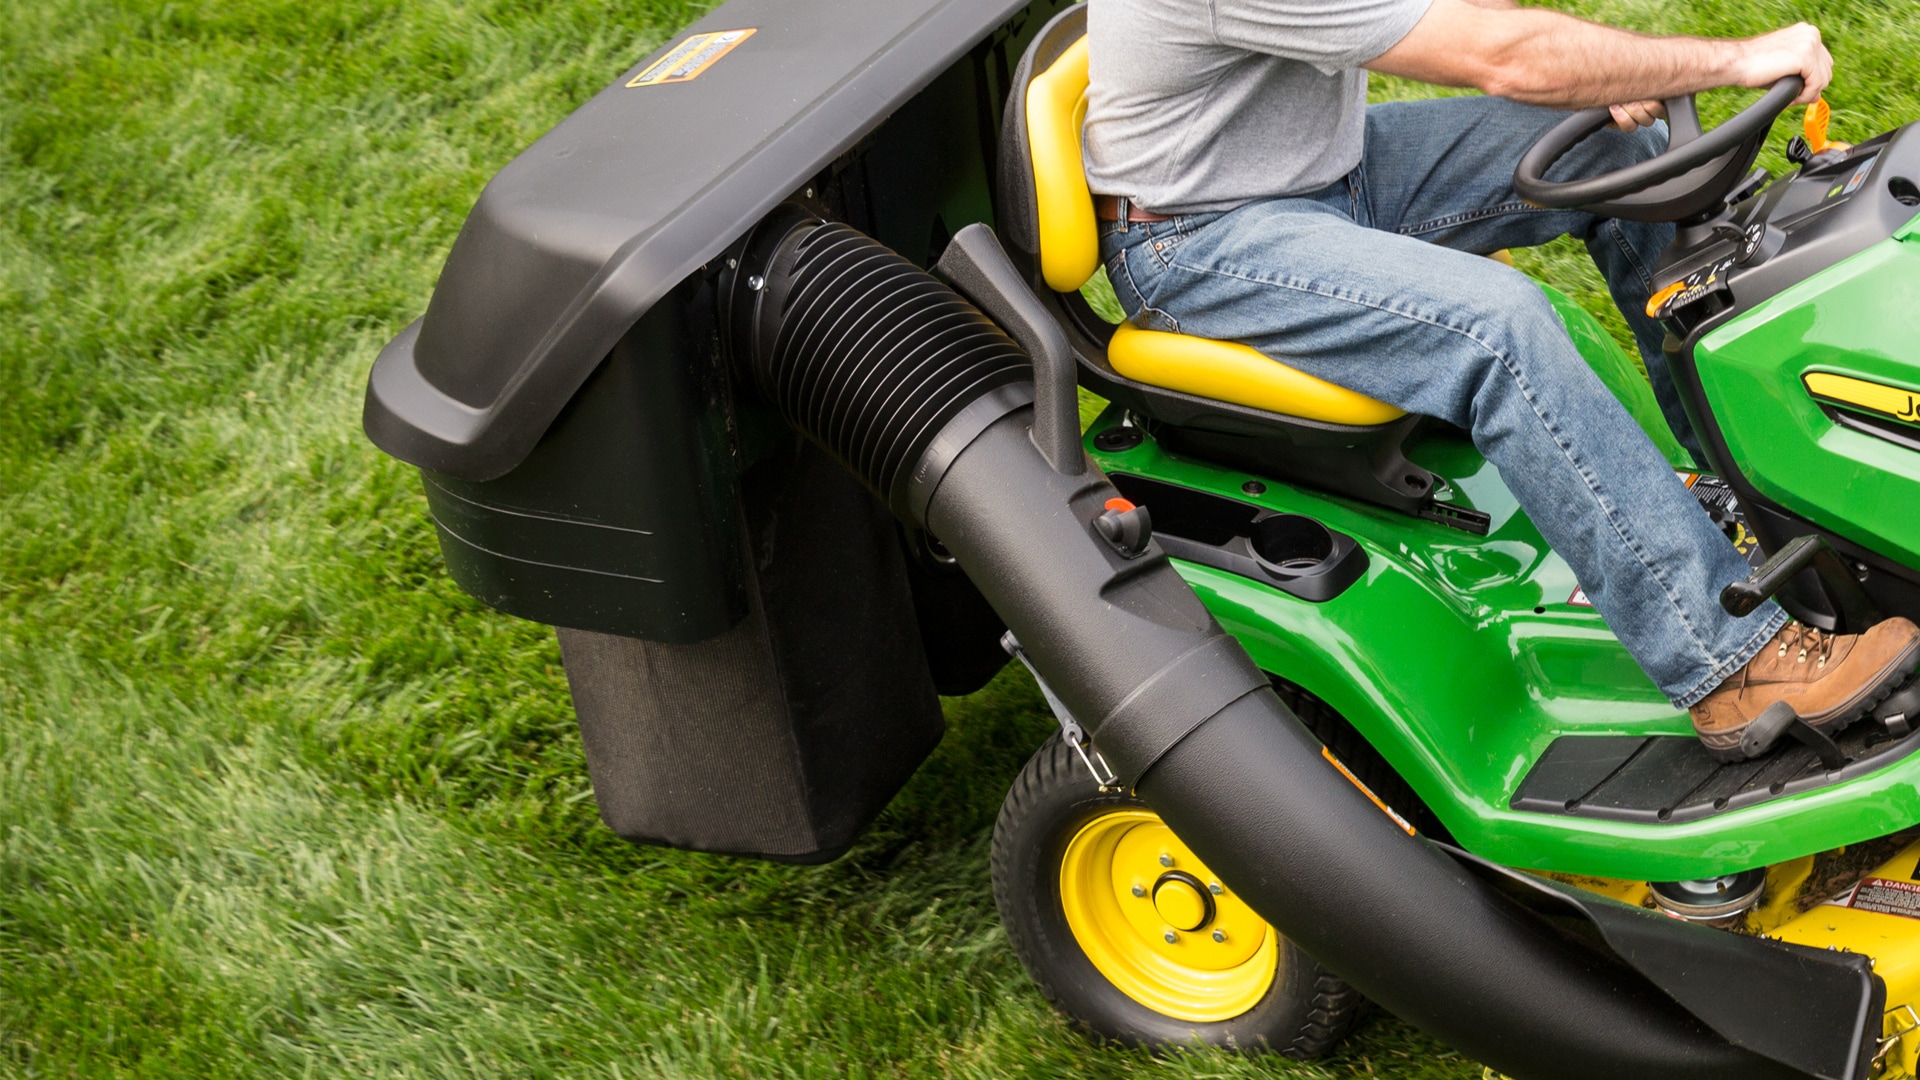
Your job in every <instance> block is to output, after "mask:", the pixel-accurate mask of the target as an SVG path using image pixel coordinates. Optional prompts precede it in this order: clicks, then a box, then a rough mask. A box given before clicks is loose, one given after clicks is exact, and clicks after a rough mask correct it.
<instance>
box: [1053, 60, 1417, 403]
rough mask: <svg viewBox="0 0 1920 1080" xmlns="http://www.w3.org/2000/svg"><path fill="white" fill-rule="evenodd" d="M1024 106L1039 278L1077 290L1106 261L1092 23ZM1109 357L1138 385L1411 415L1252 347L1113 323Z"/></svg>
mask: <svg viewBox="0 0 1920 1080" xmlns="http://www.w3.org/2000/svg"><path fill="white" fill-rule="evenodd" d="M1034 59H1035V60H1047V59H1049V58H1046V57H1044V56H1039V57H1035V58H1034ZM1034 67H1035V68H1041V64H1040V63H1035V64H1034ZM1026 113H1027V115H1026V132H1025V134H1026V137H1027V149H1028V153H1029V155H1030V158H1031V161H1032V169H1033V194H1034V201H1035V205H1034V210H1035V211H1036V213H1035V215H1034V216H1035V218H1036V219H1037V224H1038V226H1039V229H1038V231H1039V241H1040V245H1039V247H1040V250H1039V263H1040V272H1041V276H1042V277H1043V278H1045V280H1046V283H1047V285H1048V286H1049V287H1050V288H1052V289H1054V290H1055V291H1057V292H1062V293H1071V292H1076V291H1078V290H1079V289H1080V287H1081V286H1083V285H1085V284H1086V283H1087V282H1088V281H1089V280H1091V279H1092V277H1093V275H1094V273H1095V272H1096V271H1097V270H1099V268H1100V234H1099V222H1098V221H1097V220H1096V219H1095V217H1094V213H1093V193H1092V192H1091V191H1090V190H1089V189H1088V188H1087V175H1086V171H1085V168H1084V166H1083V165H1082V161H1081V151H1080V129H1081V126H1082V124H1083V123H1084V122H1085V120H1086V116H1087V39H1086V36H1085V33H1084V31H1083V32H1081V33H1080V34H1078V35H1077V36H1075V37H1074V39H1073V40H1072V43H1071V44H1068V45H1066V47H1065V48H1064V49H1062V50H1061V51H1060V52H1059V54H1058V56H1057V57H1054V58H1051V60H1050V62H1047V63H1046V64H1045V66H1044V68H1043V69H1041V70H1037V71H1036V72H1035V73H1034V75H1033V77H1032V81H1031V82H1029V83H1028V84H1027V92H1026ZM1107 361H1108V363H1110V364H1111V365H1112V366H1113V369H1114V370H1115V371H1116V372H1118V373H1119V374H1121V375H1124V376H1125V377H1127V378H1128V379H1131V380H1133V381H1135V382H1138V383H1144V384H1146V385H1148V386H1158V387H1162V388H1164V389H1167V390H1177V391H1179V392H1181V393H1185V394H1192V395H1194V396H1195V397H1203V398H1209V399H1212V400H1214V401H1223V402H1227V403H1229V404H1233V405H1243V406H1246V407H1248V408H1253V409H1259V410H1262V411H1264V412H1270V413H1278V414H1280V415H1282V416H1293V417H1299V418H1301V419H1305V420H1315V421H1319V422H1321V423H1329V424H1343V425H1351V426H1356V427H1369V426H1373V425H1376V424H1385V423H1388V422H1390V421H1393V420H1397V419H1399V418H1400V417H1402V416H1405V415H1406V413H1405V412H1404V411H1403V410H1401V409H1397V408H1395V407H1394V406H1392V405H1389V404H1387V403H1386V402H1384V401H1376V400H1374V399H1373V398H1370V397H1368V396H1366V395H1365V394H1359V393H1355V392H1354V391H1352V390H1348V389H1345V388H1344V387H1339V386H1335V385H1333V384H1332V383H1330V382H1326V381H1325V380H1322V379H1317V378H1315V377H1313V376H1312V375H1309V374H1307V373H1306V372H1304V371H1300V370H1298V369H1296V368H1291V367H1288V366H1287V365H1286V364H1283V363H1281V362H1279V361H1277V360H1275V359H1273V358H1272V357H1269V356H1267V355H1265V354H1264V353H1261V352H1259V351H1258V350H1256V349H1253V348H1251V347H1249V346H1246V345H1241V344H1237V343H1235V342H1230V341H1215V340H1212V339H1210V338H1201V337H1193V336H1191V335H1188V334H1170V333H1165V332H1162V331H1158V330H1142V329H1140V328H1139V327H1137V326H1134V325H1132V324H1131V323H1122V324H1121V325H1120V326H1119V327H1118V328H1117V329H1116V330H1115V331H1114V333H1113V338H1112V340H1111V341H1109V342H1108V344H1107Z"/></svg>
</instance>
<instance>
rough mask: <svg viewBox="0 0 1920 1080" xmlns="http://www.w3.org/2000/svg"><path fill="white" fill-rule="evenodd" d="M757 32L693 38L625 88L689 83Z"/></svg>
mask: <svg viewBox="0 0 1920 1080" xmlns="http://www.w3.org/2000/svg"><path fill="white" fill-rule="evenodd" d="M756 29H758V27H752V26H749V27H747V28H746V29H744V30H715V31H712V32H711V33H706V34H695V35H693V36H692V37H690V38H688V39H687V40H685V41H683V42H681V43H680V44H678V45H675V46H674V47H673V48H672V49H670V50H668V51H667V55H665V56H663V57H661V58H660V59H658V60H655V61H654V62H653V63H651V64H649V65H647V70H645V71H643V72H641V73H640V74H638V75H635V76H634V77H633V79H632V80H631V81H629V82H628V83H627V85H628V86H662V85H665V84H666V83H678V82H688V81H691V80H692V79H694V78H695V77H697V76H698V75H699V74H700V73H701V72H703V71H705V70H707V69H708V68H710V67H712V66H713V65H714V64H716V63H718V62H719V60H720V58H721V57H723V56H725V55H727V54H728V53H730V52H732V51H733V50H734V48H735V47H736V46H738V45H739V44H740V43H741V42H743V41H745V40H747V39H748V38H750V37H752V36H753V32H754V30H756Z"/></svg>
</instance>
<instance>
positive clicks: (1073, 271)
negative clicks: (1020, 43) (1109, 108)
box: [1027, 36, 1100, 292]
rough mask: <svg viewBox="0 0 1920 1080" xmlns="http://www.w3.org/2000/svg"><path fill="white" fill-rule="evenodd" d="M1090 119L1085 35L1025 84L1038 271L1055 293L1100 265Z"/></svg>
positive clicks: (1068, 289)
mask: <svg viewBox="0 0 1920 1080" xmlns="http://www.w3.org/2000/svg"><path fill="white" fill-rule="evenodd" d="M1086 118H1087V39H1086V38H1085V37H1084V36H1082V37H1081V38H1080V40H1079V41H1076V42H1074V43H1073V44H1072V45H1070V46H1068V47H1067V49H1066V51H1064V52H1062V53H1061V54H1060V57H1059V59H1057V60H1055V61H1054V62H1053V63H1052V64H1050V65H1049V66H1048V67H1047V69H1046V70H1045V71H1043V72H1041V73H1040V74H1038V75H1036V76H1034V78H1033V81H1032V82H1030V83H1028V84H1027V153H1028V154H1029V156H1030V157H1031V159H1032V161H1033V194H1034V202H1035V204H1036V205H1035V209H1036V210H1037V211H1038V214H1037V216H1038V218H1039V226H1040V274H1041V276H1042V277H1044V278H1045V279H1046V281H1047V285H1048V287H1050V288H1052V289H1053V290H1054V291H1056V292H1073V291H1074V290H1075V289H1078V288H1079V287H1080V286H1082V285H1085V284H1086V283H1087V279H1088V278H1091V277H1092V276H1093V272H1094V271H1095V270H1098V269H1099V268H1100V227H1099V225H1098V224H1097V223H1096V222H1095V221H1094V218H1093V193H1092V192H1091V191H1089V190H1088V189H1087V172H1086V168H1085V167H1084V166H1083V165H1082V164H1081V161H1080V126H1081V124H1082V123H1084V122H1085V120H1086Z"/></svg>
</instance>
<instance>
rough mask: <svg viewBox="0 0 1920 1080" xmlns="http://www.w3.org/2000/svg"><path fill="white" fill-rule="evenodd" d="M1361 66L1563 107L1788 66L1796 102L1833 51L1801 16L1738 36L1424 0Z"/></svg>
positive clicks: (1690, 87) (1681, 90) (1739, 80)
mask: <svg viewBox="0 0 1920 1080" xmlns="http://www.w3.org/2000/svg"><path fill="white" fill-rule="evenodd" d="M1366 66H1367V67H1368V68H1370V69H1372V70H1374V71H1379V72H1383V73H1385V74H1388V75H1400V76H1404V77H1406V78H1409V79H1418V80H1419V81H1421V82H1426V83H1434V84H1437V85H1440V86H1470V87H1475V88H1477V89H1479V90H1482V91H1484V92H1486V93H1488V94H1493V95H1496V96H1499V97H1505V98H1512V99H1513V100H1515V101H1524V102H1527V103H1529V104H1533V105H1548V106H1553V107H1555V108H1562V109H1583V108H1587V107H1589V106H1594V105H1614V104H1615V103H1617V102H1623V101H1626V102H1647V101H1660V100H1664V99H1667V98H1672V97H1678V96H1680V95H1681V94H1688V93H1693V92H1695V91H1698V90H1709V89H1713V88H1715V87H1720V86H1770V85H1772V84H1773V83H1774V82H1775V81H1777V80H1779V79H1781V78H1784V77H1785V76H1788V75H1799V76H1800V77H1801V78H1803V79H1805V80H1806V84H1807V86H1806V89H1805V90H1804V91H1803V92H1802V93H1801V95H1800V98H1799V103H1801V104H1805V103H1806V102H1810V101H1812V100H1813V99H1814V98H1816V97H1818V96H1819V95H1820V91H1822V90H1824V89H1825V88H1826V86H1827V83H1829V82H1830V81H1832V78H1833V57H1832V56H1830V55H1829V54H1828V53H1827V49H1826V46H1824V45H1822V44H1821V43H1820V31H1819V30H1817V29H1815V28H1814V27H1812V26H1809V25H1807V24H1806V23H1797V24H1795V25H1793V26H1789V27H1787V28H1786V29H1784V30H1776V31H1774V32H1773V33H1771V34H1762V35H1761V36H1759V37H1755V38H1745V39H1741V40H1716V39H1712V38H1694V37H1650V36H1648V35H1645V34H1636V33H1633V32H1632V31H1628V30H1616V29H1614V28H1613V27H1610V26H1601V25H1599V24H1597V23H1590V22H1586V21H1585V20H1582V19H1576V18H1574V17H1573V16H1571V15H1564V14H1561V13H1560V12H1557V11H1548V10H1545V9H1542V8H1516V7H1511V6H1506V5H1504V4H1503V3H1502V0H1433V6H1432V7H1431V8H1429V9H1428V10H1427V13H1426V15H1424V16H1422V17H1421V19H1420V21H1419V23H1417V24H1416V25H1415V26H1414V28H1413V30H1412V31H1410V32H1409V33H1408V34H1407V36H1406V37H1404V38H1402V39H1400V41H1399V43H1398V44H1396V45H1394V46H1393V48H1391V49H1388V50H1387V51H1386V52H1384V53H1381V54H1380V55H1379V56H1377V57H1375V58H1374V59H1373V60H1371V61H1369V62H1368V63H1367V65H1366ZM1615 118H1616V119H1619V118H1620V113H1619V110H1618V109H1616V113H1615Z"/></svg>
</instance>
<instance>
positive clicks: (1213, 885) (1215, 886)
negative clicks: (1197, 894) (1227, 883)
mask: <svg viewBox="0 0 1920 1080" xmlns="http://www.w3.org/2000/svg"><path fill="white" fill-rule="evenodd" d="M1207 891H1208V892H1210V893H1212V894H1213V895H1215V896H1219V895H1220V894H1221V893H1224V892H1226V891H1227V890H1225V889H1223V888H1221V887H1220V883H1219V882H1217V881H1210V882H1208V883H1207Z"/></svg>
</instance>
